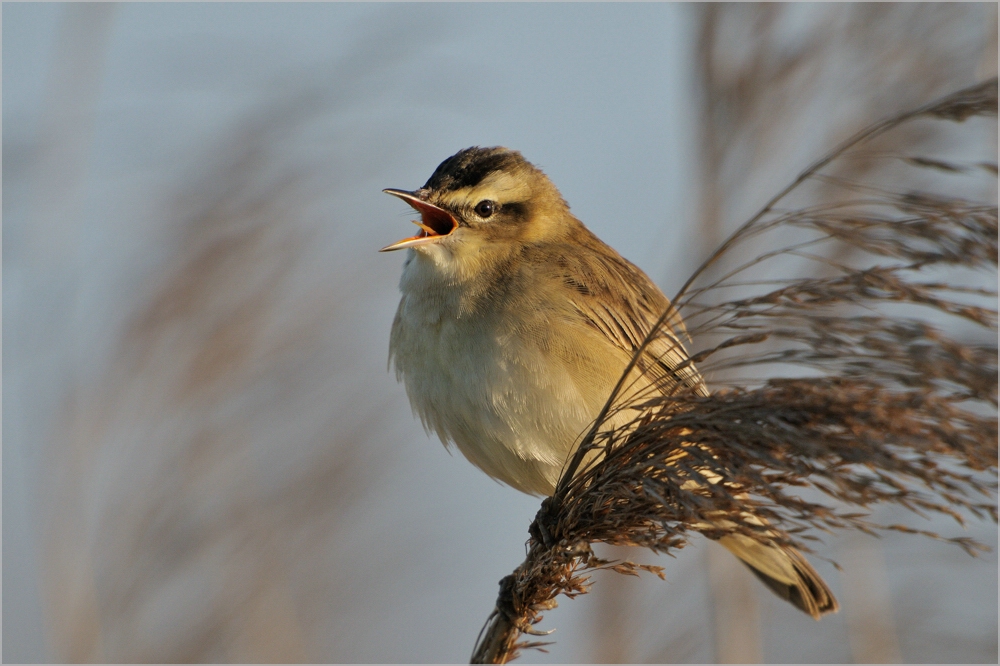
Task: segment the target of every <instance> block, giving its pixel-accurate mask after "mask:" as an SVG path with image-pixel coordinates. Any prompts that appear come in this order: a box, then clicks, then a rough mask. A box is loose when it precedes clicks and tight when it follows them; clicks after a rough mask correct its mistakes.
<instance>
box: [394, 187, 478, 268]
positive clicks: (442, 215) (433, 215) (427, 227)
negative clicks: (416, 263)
mask: <svg viewBox="0 0 1000 666" xmlns="http://www.w3.org/2000/svg"><path fill="white" fill-rule="evenodd" d="M382 191H383V192H385V193H386V194H391V195H392V196H394V197H399V198H400V199H402V200H403V201H405V202H406V203H408V204H410V205H411V206H412V207H413V209H414V210H416V211H417V212H418V213H420V218H421V221H420V222H417V221H416V220H413V223H414V224H415V225H417V226H418V227H420V231H418V232H417V235H416V236H412V237H410V238H404V239H403V240H401V241H397V242H395V243H393V244H392V245H386V246H385V247H384V248H382V249H381V250H379V252H390V251H392V250H402V249H403V248H405V247H414V246H416V245H424V244H425V243H433V242H436V241H439V240H441V239H442V238H444V237H445V236H448V235H449V234H451V232H453V231H455V229H457V228H458V221H457V220H456V219H455V218H454V216H453V215H452V214H451V213H449V212H448V211H446V210H445V209H443V208H438V207H437V206H435V205H434V204H430V203H427V202H426V201H424V200H423V199H421V198H420V197H419V196H418V195H417V193H416V192H407V191H406V190H394V189H392V188H386V189H384V190H382Z"/></svg>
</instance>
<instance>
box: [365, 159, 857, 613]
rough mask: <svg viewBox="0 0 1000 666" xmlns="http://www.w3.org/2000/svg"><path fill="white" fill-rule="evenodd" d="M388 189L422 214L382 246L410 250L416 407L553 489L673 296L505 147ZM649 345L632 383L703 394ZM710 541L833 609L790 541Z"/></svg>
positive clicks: (402, 350) (404, 324) (485, 466)
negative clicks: (411, 228)
mask: <svg viewBox="0 0 1000 666" xmlns="http://www.w3.org/2000/svg"><path fill="white" fill-rule="evenodd" d="M384 191H385V192H386V193H388V194H391V195H393V196H396V197H399V198H400V199H402V200H403V201H405V202H406V203H408V204H409V205H410V206H411V207H412V208H414V209H415V210H416V211H417V212H418V213H419V214H420V217H421V219H420V221H419V222H415V223H416V224H418V225H419V227H420V229H419V231H418V232H417V234H416V235H415V236H413V237H411V238H406V239H404V240H401V241H399V242H397V243H394V244H392V245H389V246H387V247H385V248H383V249H382V251H384V252H385V251H391V250H401V249H404V248H405V249H407V250H408V253H407V257H406V260H405V262H404V264H403V274H402V278H401V280H400V291H402V294H403V297H402V299H401V300H400V302H399V308H398V310H397V311H396V316H395V320H394V321H393V324H392V333H391V336H390V340H389V355H390V362H391V363H392V365H393V366H394V368H395V371H396V376H397V378H398V379H399V380H400V381H402V382H403V384H404V385H405V387H406V393H407V395H408V396H409V399H410V403H411V405H412V406H413V409H414V412H415V413H416V414H418V415H419V417H420V419H421V421H422V422H423V424H424V427H425V428H427V429H428V430H433V431H434V432H435V433H437V435H438V436H439V437H440V438H441V440H442V442H444V444H445V445H446V446H448V445H450V444H454V445H455V446H457V447H458V449H459V450H460V451H461V452H462V453H463V454H464V455H465V457H466V458H468V459H469V461H471V462H472V463H473V464H474V465H476V466H477V467H479V468H480V469H482V470H483V471H484V472H486V473H487V474H488V475H490V476H491V477H493V478H494V479H497V480H499V481H501V482H503V483H506V484H508V485H510V486H512V487H514V488H516V489H518V490H521V491H523V492H526V493H530V494H534V495H551V494H552V493H553V492H554V491H555V487H556V483H557V482H558V480H559V476H560V474H561V472H562V470H563V467H564V464H565V463H566V461H567V459H568V458H569V457H570V456H571V455H572V453H573V452H574V450H575V448H576V446H578V445H579V442H580V439H581V436H582V435H583V434H584V433H585V432H586V431H587V430H588V429H589V427H590V426H591V425H592V423H593V422H594V420H595V418H596V417H597V416H598V414H599V412H600V411H601V408H602V407H603V405H604V403H605V401H606V400H607V399H608V397H609V396H610V394H611V392H612V390H613V389H614V387H615V385H616V384H617V382H618V380H619V378H620V377H621V375H622V373H623V372H624V371H625V368H626V366H627V365H628V363H629V361H630V359H631V358H632V355H633V353H634V352H635V351H636V349H637V348H638V346H639V345H640V344H641V342H642V340H643V339H644V338H645V337H646V335H647V333H648V332H649V330H650V328H651V327H652V326H653V325H654V324H655V322H656V320H657V319H658V318H659V317H660V315H662V314H663V313H664V312H665V311H666V310H667V308H668V307H670V301H669V300H668V299H667V297H666V296H664V295H663V293H662V292H660V290H659V289H658V288H657V287H656V285H654V284H653V283H652V281H651V280H650V279H649V278H648V277H647V276H646V275H645V274H644V273H643V272H642V271H641V270H639V268H638V267H636V266H635V265H633V264H632V263H631V262H629V261H628V260H626V259H624V258H623V257H622V256H621V255H619V254H618V253H617V252H615V251H614V250H613V249H612V248H611V247H609V246H608V245H606V244H604V243H603V242H601V240H600V239H598V238H597V236H595V235H594V234H593V233H592V232H591V231H590V230H588V229H587V228H586V227H585V226H584V225H583V223H581V222H580V221H579V220H578V219H576V218H575V217H574V216H573V215H572V213H570V209H569V205H568V204H567V203H566V201H565V200H564V199H563V197H562V195H561V194H560V193H559V190H557V189H556V187H555V185H553V184H552V182H551V181H550V180H549V178H548V177H547V176H546V175H545V174H544V173H542V171H541V170H540V169H538V168H536V167H535V166H534V165H532V164H531V163H529V162H528V161H527V160H525V159H524V158H523V157H522V156H521V154H520V153H519V152H517V151H514V150H509V149H507V148H502V147H493V148H480V147H472V148H467V149H465V150H462V151H459V152H458V153H456V154H455V155H453V156H451V157H449V158H448V159H446V160H445V161H444V162H442V163H441V164H440V166H438V168H437V169H436V170H435V171H434V173H433V174H432V175H431V177H430V179H429V180H428V181H427V183H426V184H425V185H424V186H423V187H421V188H420V189H418V190H415V191H406V190H397V189H386V190H384ZM671 324H672V325H673V327H674V329H680V328H682V327H683V324H682V323H681V322H680V320H679V319H676V320H674V321H672V322H671ZM648 353H649V356H650V357H652V358H655V359H656V362H655V363H654V364H651V366H649V367H647V368H646V369H645V371H644V372H642V373H638V371H637V374H636V376H635V380H636V381H635V382H633V386H634V390H637V391H641V390H643V389H644V388H645V389H649V388H650V387H652V388H653V390H657V391H660V392H663V393H668V394H670V393H675V392H678V391H682V390H687V391H693V392H695V393H697V394H699V395H708V389H707V388H706V386H705V383H704V381H703V379H702V378H701V375H700V374H699V373H698V371H697V370H696V369H695V367H694V366H693V364H690V363H687V364H684V361H685V360H687V358H688V357H687V352H686V351H685V350H684V347H683V346H682V345H681V344H680V342H679V341H677V340H668V339H666V338H658V339H657V340H656V341H655V342H654V343H653V346H652V348H650V349H649V350H648ZM682 364H683V365H682ZM618 418H619V419H621V418H626V417H624V416H621V415H619V417H618ZM610 425H612V426H614V425H623V423H621V424H616V423H614V422H612V423H610ZM755 520H756V521H757V522H760V520H759V519H755ZM760 524H763V522H760ZM719 542H720V543H721V544H722V545H723V546H725V547H726V548H727V549H728V550H729V551H730V552H732V553H733V554H734V555H735V556H736V557H738V558H739V559H740V560H741V561H743V562H744V563H745V564H746V565H747V566H748V567H750V569H751V570H752V571H753V573H754V574H756V575H757V577H758V578H760V579H761V580H762V581H763V582H764V583H765V584H766V585H767V586H768V587H769V588H770V589H771V590H773V591H774V592H775V593H777V594H778V595H779V596H781V597H782V598H784V599H786V600H788V601H790V602H791V603H792V604H794V605H795V606H796V607H798V608H800V609H801V610H803V611H804V612H806V613H808V614H810V615H812V616H813V617H815V618H819V617H820V615H822V614H824V613H827V612H832V611H836V610H837V608H838V606H837V601H836V600H835V599H834V597H833V594H832V593H831V592H830V589H829V588H828V587H827V585H826V583H825V582H824V581H823V579H822V578H820V577H819V575H818V574H817V573H816V571H815V570H814V569H813V568H812V566H811V565H810V564H809V563H808V562H807V561H806V559H805V558H804V557H803V556H802V554H801V553H799V552H798V551H797V550H795V549H794V548H792V547H789V546H784V545H779V544H776V543H771V544H767V543H761V542H759V541H757V540H755V539H752V538H750V537H748V536H744V535H740V534H733V535H728V536H725V537H722V538H721V539H719Z"/></svg>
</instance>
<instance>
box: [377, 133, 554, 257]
mask: <svg viewBox="0 0 1000 666" xmlns="http://www.w3.org/2000/svg"><path fill="white" fill-rule="evenodd" d="M383 191H384V192H385V193H387V194H391V195H393V196H396V197H399V198H400V199H402V200H403V201H405V202H407V203H408V204H410V206H412V207H413V208H414V209H415V210H416V211H417V212H418V213H420V217H421V219H420V221H416V220H414V223H415V224H417V225H418V226H419V227H420V231H418V232H417V234H416V235H415V236H412V237H410V238H404V239H403V240H401V241H398V242H396V243H393V244H392V245H389V246H387V247H384V248H382V250H381V251H382V252H388V251H391V250H401V249H403V248H413V249H414V250H416V251H417V252H418V253H425V254H428V255H438V257H437V258H438V259H442V258H444V257H445V256H447V257H448V258H449V259H450V260H457V261H462V260H463V259H468V260H474V261H481V260H484V259H487V258H488V257H489V256H491V255H500V254H506V253H509V252H511V251H513V250H515V249H516V248H517V247H518V246H520V245H521V244H525V243H531V242H538V241H542V240H545V239H547V238H552V237H554V236H557V235H558V234H560V233H563V232H565V231H566V230H567V227H568V225H569V224H571V222H569V221H570V220H572V219H573V218H572V217H571V216H570V214H569V207H568V206H567V205H566V202H565V201H563V198H562V196H561V195H560V194H559V191H558V190H557V189H556V187H555V185H553V184H552V181H550V180H549V179H548V177H547V176H546V175H545V174H544V173H542V171H541V170H539V169H538V168H536V167H535V166H534V165H532V164H531V163H530V162H528V161H527V160H525V159H524V158H523V157H522V156H521V153H519V152H517V151H516V150H509V149H507V148H502V147H495V148H479V147H472V148H466V149H465V150H462V151H459V152H458V153H456V154H455V155H452V156H451V157H449V158H448V159H446V160H445V161H444V162H442V163H441V164H440V165H439V166H438V168H437V169H436V170H435V171H434V173H433V174H432V175H431V177H430V179H428V181H427V183H426V184H425V185H424V186H423V187H421V188H420V189H419V190H414V191H406V190H396V189H386V190H383Z"/></svg>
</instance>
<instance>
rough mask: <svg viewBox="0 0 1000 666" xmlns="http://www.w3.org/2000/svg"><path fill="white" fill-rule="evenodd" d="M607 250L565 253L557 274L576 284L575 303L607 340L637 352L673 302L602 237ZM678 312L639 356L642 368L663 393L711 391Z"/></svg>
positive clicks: (574, 289)
mask: <svg viewBox="0 0 1000 666" xmlns="http://www.w3.org/2000/svg"><path fill="white" fill-rule="evenodd" d="M590 240H591V242H596V243H599V244H600V245H601V246H603V247H600V248H595V249H599V250H603V251H594V252H587V253H578V252H577V253H567V254H566V255H564V259H563V260H562V261H560V262H559V266H560V270H559V275H558V277H559V279H561V280H562V281H563V282H564V283H565V284H566V285H567V286H569V287H571V288H572V292H571V294H572V296H571V298H570V300H571V302H572V305H573V307H574V308H575V310H576V311H577V312H578V313H579V315H580V316H582V317H583V319H584V321H585V322H586V323H587V324H588V325H590V326H592V327H594V328H595V329H597V330H598V331H600V332H601V333H602V334H603V335H604V337H605V338H607V340H608V341H609V342H611V343H612V344H613V345H615V346H616V347H618V348H620V349H622V350H624V351H625V352H626V353H628V354H630V355H631V354H634V353H635V351H636V350H637V349H638V348H639V346H640V345H641V344H642V341H643V340H644V339H645V338H646V335H647V334H648V333H649V331H650V329H651V328H652V326H653V324H655V323H656V320H657V319H659V318H660V316H661V315H662V314H663V313H664V312H665V311H667V309H668V308H672V307H673V306H672V305H671V303H670V300H669V299H668V298H667V297H666V296H664V295H663V293H662V292H661V291H660V290H659V289H658V288H657V287H656V285H654V284H653V283H652V281H651V280H650V279H649V278H648V277H647V276H646V275H645V273H643V272H642V271H641V270H640V269H639V268H638V267H636V266H635V265H633V264H631V263H630V262H629V261H628V260H626V259H624V258H623V257H621V256H620V255H619V254H618V253H617V252H615V251H614V250H612V249H611V248H609V247H608V246H606V245H604V244H603V243H601V241H600V240H598V239H597V238H596V237H591V239H590ZM686 335H687V332H686V331H685V330H684V323H683V321H682V320H681V317H680V314H679V313H677V312H676V311H674V312H672V313H671V315H670V316H669V317H668V318H667V320H666V322H665V324H664V325H663V326H661V327H660V330H659V331H658V332H657V335H656V337H654V338H653V340H652V341H651V342H650V343H649V345H647V346H646V348H645V350H644V352H643V355H642V357H641V358H640V359H639V362H638V367H639V369H640V370H641V371H642V372H643V373H644V374H645V375H646V376H647V377H648V378H649V379H650V380H652V382H653V383H654V384H655V385H656V386H657V388H658V389H659V391H660V392H661V393H664V394H666V395H674V394H677V393H680V392H683V391H694V392H695V393H697V394H698V395H708V390H707V388H706V387H705V382H704V380H703V379H702V377H701V375H700V373H699V372H698V370H697V368H695V366H694V365H693V364H692V363H691V362H690V361H689V358H690V357H689V355H688V352H687V350H686V349H685V348H684V345H683V343H682V342H681V337H682V336H686Z"/></svg>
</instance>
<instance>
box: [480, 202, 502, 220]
mask: <svg viewBox="0 0 1000 666" xmlns="http://www.w3.org/2000/svg"><path fill="white" fill-rule="evenodd" d="M475 210H476V215H478V216H479V217H482V218H487V217H489V216H490V215H492V214H493V213H495V212H496V210H497V204H496V202H495V201H490V200H489V199H483V200H482V201H480V202H479V203H477V204H476V209H475Z"/></svg>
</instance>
